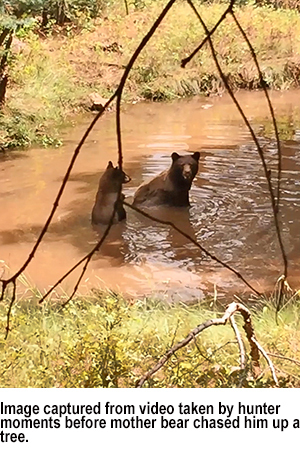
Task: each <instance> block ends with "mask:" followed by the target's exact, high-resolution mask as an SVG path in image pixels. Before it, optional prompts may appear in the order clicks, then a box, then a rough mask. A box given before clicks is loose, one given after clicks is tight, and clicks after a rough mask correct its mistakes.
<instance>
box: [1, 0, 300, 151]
mask: <svg viewBox="0 0 300 461" xmlns="http://www.w3.org/2000/svg"><path fill="white" fill-rule="evenodd" d="M164 4H165V2H161V1H158V2H153V4H151V5H150V6H147V8H145V9H143V10H137V11H133V10H131V11H130V13H129V14H128V15H126V14H125V11H124V5H123V2H119V3H118V2H113V5H112V6H111V7H109V8H107V10H106V12H105V15H103V17H101V18H100V19H97V21H96V22H91V21H89V22H86V23H84V24H83V25H82V26H81V28H80V29H78V28H75V29H74V30H73V29H70V30H69V31H68V30H67V31H66V30H64V34H63V33H61V34H57V33H56V34H53V33H52V34H49V35H43V36H42V37H41V35H40V34H38V33H37V31H34V30H31V31H30V32H27V33H26V34H23V35H22V36H19V37H18V41H15V45H14V47H13V60H12V62H11V65H10V70H9V75H10V80H9V82H10V83H9V87H8V90H7V99H6V106H5V109H4V111H3V113H2V114H1V115H0V122H1V129H0V148H2V149H6V148H15V147H23V148H24V147H28V146H30V145H31V144H34V143H38V144H41V145H44V146H45V147H47V146H49V145H54V146H55V145H59V144H60V142H61V141H60V135H59V131H60V129H61V126H62V125H64V124H71V123H72V120H73V116H74V114H76V113H78V112H80V111H83V110H85V109H88V108H89V107H90V106H91V100H90V95H91V93H95V92H96V93H98V94H99V95H100V96H101V97H102V98H107V97H109V96H111V95H112V94H113V92H114V91H115V89H116V88H117V85H118V82H119V81H120V77H121V75H122V74H123V72H124V68H125V66H126V65H127V63H128V61H129V59H130V56H131V55H132V53H133V52H134V50H135V49H136V47H137V45H138V44H139V43H140V41H141V39H142V37H143V36H144V35H145V33H146V32H147V30H149V28H150V26H151V24H152V23H153V21H154V20H155V18H156V17H157V16H158V14H159V13H160V11H161V9H162V6H163V5H164ZM225 8H226V5H224V4H213V5H205V6H204V5H200V6H199V10H200V12H201V14H202V15H203V18H204V20H205V21H206V23H207V26H208V28H211V27H213V25H214V24H215V23H216V22H217V20H218V19H219V17H220V16H221V14H222V12H223V11H224V10H225ZM236 12H237V17H238V19H239V20H240V22H241V24H242V26H243V27H244V29H245V31H246V33H247V35H248V37H249V39H250V41H251V43H252V45H253V47H254V49H255V51H256V52H257V57H258V60H259V63H260V65H261V69H262V72H263V76H264V80H265V81H266V83H267V85H268V86H269V87H270V88H272V89H278V90H285V89H289V88H292V87H297V86H299V81H300V77H299V75H300V41H299V40H298V39H297V37H299V36H300V16H299V14H298V12H297V11H294V10H281V9H278V10H273V9H271V8H266V7H254V6H253V5H247V6H244V7H241V8H237V10H236ZM178 18H180V24H182V27H179V26H178V24H179V23H178ZM203 37H204V34H203V32H202V30H201V27H199V23H198V21H197V19H196V18H195V17H194V14H193V12H192V11H191V9H190V8H189V6H188V5H187V4H186V3H178V4H175V6H174V7H173V9H172V10H171V11H170V13H169V14H168V15H167V18H166V20H165V22H164V23H163V24H162V25H161V27H160V28H159V30H158V31H157V32H156V34H155V36H154V37H153V39H152V40H151V42H150V43H149V44H148V45H147V47H146V49H145V50H144V51H143V52H142V54H141V56H140V57H139V59H138V61H137V63H136V65H135V66H134V68H133V70H132V72H131V74H130V76H129V79H128V81H127V85H126V88H125V92H124V101H126V102H137V101H139V100H141V99H142V100H143V99H150V100H171V99H174V98H178V97H188V96H193V95H197V94H206V95H211V94H222V92H223V91H224V85H223V83H222V81H221V79H220V77H219V75H218V72H217V70H216V69H215V64H214V62H213V59H212V57H211V53H210V50H209V47H208V45H205V46H204V47H203V49H202V50H201V52H200V53H198V55H196V56H195V58H194V59H193V60H192V61H191V63H190V64H188V65H187V67H186V69H181V68H180V63H181V60H182V59H183V58H185V57H186V56H188V55H189V54H190V53H191V52H192V51H193V50H194V48H195V47H196V46H197V45H198V44H199V43H200V42H201V40H202V39H203ZM213 41H214V45H215V47H216V50H217V54H218V58H219V59H220V63H221V65H222V69H223V71H224V73H225V74H226V76H227V78H228V80H229V82H230V84H231V86H232V88H233V89H234V90H238V89H239V88H246V89H251V90H253V89H258V88H260V86H261V82H260V80H259V78H258V76H257V71H256V68H255V65H254V63H253V62H252V61H251V56H250V52H249V50H248V48H247V44H246V43H244V42H243V39H242V37H241V35H240V33H239V32H238V30H237V28H236V26H235V24H234V21H233V19H232V18H231V17H228V18H227V19H226V21H225V22H224V23H223V24H222V25H221V26H220V27H219V28H218V30H217V31H216V32H215V34H214V37H213Z"/></svg>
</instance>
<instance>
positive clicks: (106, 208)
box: [92, 162, 131, 224]
mask: <svg viewBox="0 0 300 461" xmlns="http://www.w3.org/2000/svg"><path fill="white" fill-rule="evenodd" d="M130 180H131V178H129V176H127V175H126V174H125V173H124V171H121V170H120V169H119V168H118V167H117V166H116V167H114V166H113V164H112V162H108V165H107V168H106V170H105V171H104V173H103V175H102V176H101V178H100V181H99V187H98V192H97V195H96V200H95V205H94V207H93V211H92V223H93V224H108V223H109V220H110V218H111V215H112V213H113V209H114V205H115V202H116V200H117V198H118V193H119V190H120V188H122V184H124V183H127V182H129V181H130ZM121 190H122V189H121ZM124 198H125V196H124V194H122V193H121V196H120V200H119V202H118V204H117V209H116V213H115V217H114V222H115V223H116V222H118V221H122V220H123V219H126V211H125V209H124V206H123V200H124Z"/></svg>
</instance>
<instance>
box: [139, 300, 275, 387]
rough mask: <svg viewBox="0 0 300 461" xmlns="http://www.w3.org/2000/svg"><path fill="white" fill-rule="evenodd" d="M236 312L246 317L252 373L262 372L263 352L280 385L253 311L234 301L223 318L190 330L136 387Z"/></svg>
mask: <svg viewBox="0 0 300 461" xmlns="http://www.w3.org/2000/svg"><path fill="white" fill-rule="evenodd" d="M236 312H240V314H241V315H242V316H243V318H244V326H243V328H244V330H245V332H246V336H247V339H248V342H249V344H250V355H251V359H252V373H253V375H254V377H257V376H258V375H259V374H260V372H261V370H260V364H259V352H261V353H262V354H263V356H264V357H265V358H266V360H267V361H268V364H269V366H270V368H271V371H272V375H273V379H274V381H275V383H276V385H277V386H278V381H277V378H276V374H275V370H274V366H273V364H272V362H271V360H270V358H269V357H268V356H267V353H266V352H265V351H264V349H263V348H262V347H261V346H260V344H259V343H258V341H257V339H256V338H255V333H254V329H253V325H252V321H251V313H250V311H249V310H248V309H247V308H246V307H245V306H244V305H243V304H241V303H236V302H233V303H231V304H229V305H228V306H227V309H226V311H225V313H224V315H223V317H222V318H220V319H210V320H207V321H206V322H204V323H201V325H198V326H197V327H196V328H194V329H193V330H192V331H190V333H189V334H188V335H187V337H186V338H184V339H183V340H182V341H180V342H179V343H177V344H175V345H174V346H173V347H171V349H169V350H168V351H167V352H166V354H165V355H164V356H163V357H162V358H161V359H160V360H159V361H158V362H157V364H156V365H154V367H152V368H151V370H149V371H148V372H147V373H145V374H144V375H143V376H142V377H141V379H140V380H139V381H138V383H137V385H136V387H142V386H143V384H144V383H145V382H146V381H147V380H148V379H149V378H150V377H151V376H152V375H153V374H154V373H156V372H157V371H158V370H160V369H161V368H162V367H163V366H164V364H165V363H166V362H167V361H168V360H169V358H170V357H171V356H172V355H173V354H175V352H177V351H178V350H179V349H181V348H182V347H184V346H186V345H187V344H188V343H189V342H191V341H192V340H193V339H194V338H195V336H197V335H198V334H199V333H201V332H202V331H204V330H206V329H207V328H209V327H211V326H213V325H214V326H217V325H226V323H227V322H228V320H230V318H231V317H232V316H233V315H234V314H235V313H236ZM233 323H234V324H235V322H233ZM237 338H238V337H237ZM238 344H239V348H240V354H241V364H242V363H243V359H242V351H243V348H242V349H241V340H240V341H239V340H238Z"/></svg>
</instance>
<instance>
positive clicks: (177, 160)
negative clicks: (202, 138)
mask: <svg viewBox="0 0 300 461" xmlns="http://www.w3.org/2000/svg"><path fill="white" fill-rule="evenodd" d="M171 157H172V165H171V167H170V170H169V178H170V179H171V181H172V183H173V184H174V186H176V187H178V188H180V189H185V190H189V189H190V188H191V185H192V182H193V179H194V177H195V176H196V174H197V173H198V167H199V158H200V152H195V153H194V154H193V155H179V154H177V152H173V154H172V155H171Z"/></svg>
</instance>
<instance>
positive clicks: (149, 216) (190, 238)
mask: <svg viewBox="0 0 300 461" xmlns="http://www.w3.org/2000/svg"><path fill="white" fill-rule="evenodd" d="M123 204H124V205H125V206H127V207H128V208H131V209H132V210H134V211H137V212H138V213H140V214H141V215H143V216H145V217H146V218H149V219H151V220H152V221H155V222H158V223H160V224H165V225H166V226H170V227H172V228H173V229H175V230H176V231H177V232H178V233H179V234H181V235H183V236H184V237H186V238H187V239H188V240H189V241H190V242H192V243H193V244H194V245H195V246H196V247H198V248H199V249H200V250H201V251H203V253H205V254H206V255H207V256H209V257H210V258H211V259H212V260H213V261H216V262H217V263H219V264H221V265H222V266H223V267H225V268H226V269H228V270H229V271H230V272H233V273H234V274H235V275H236V276H237V277H238V278H239V279H240V280H242V281H243V282H244V283H245V285H247V287H248V288H250V290H252V291H253V292H254V293H255V294H256V295H258V296H260V295H261V293H259V291H257V290H256V289H255V288H254V287H253V286H252V285H251V284H250V283H249V282H248V281H247V280H246V279H245V278H244V277H243V275H242V274H241V273H240V272H238V271H237V270H236V269H234V268H233V267H231V266H229V264H227V263H225V262H224V261H221V259H219V258H218V257H217V256H214V255H213V254H212V253H210V251H208V250H206V249H205V248H204V247H203V246H202V245H201V244H200V243H199V242H197V240H195V239H193V237H191V236H190V235H189V234H187V233H186V232H184V231H183V230H181V229H180V228H179V227H177V226H176V225H175V224H174V223H172V221H166V220H164V219H159V218H156V217H154V216H152V215H151V214H149V213H146V211H144V210H141V209H140V208H137V207H136V206H134V205H131V204H130V203H128V202H126V201H124V202H123Z"/></svg>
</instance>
